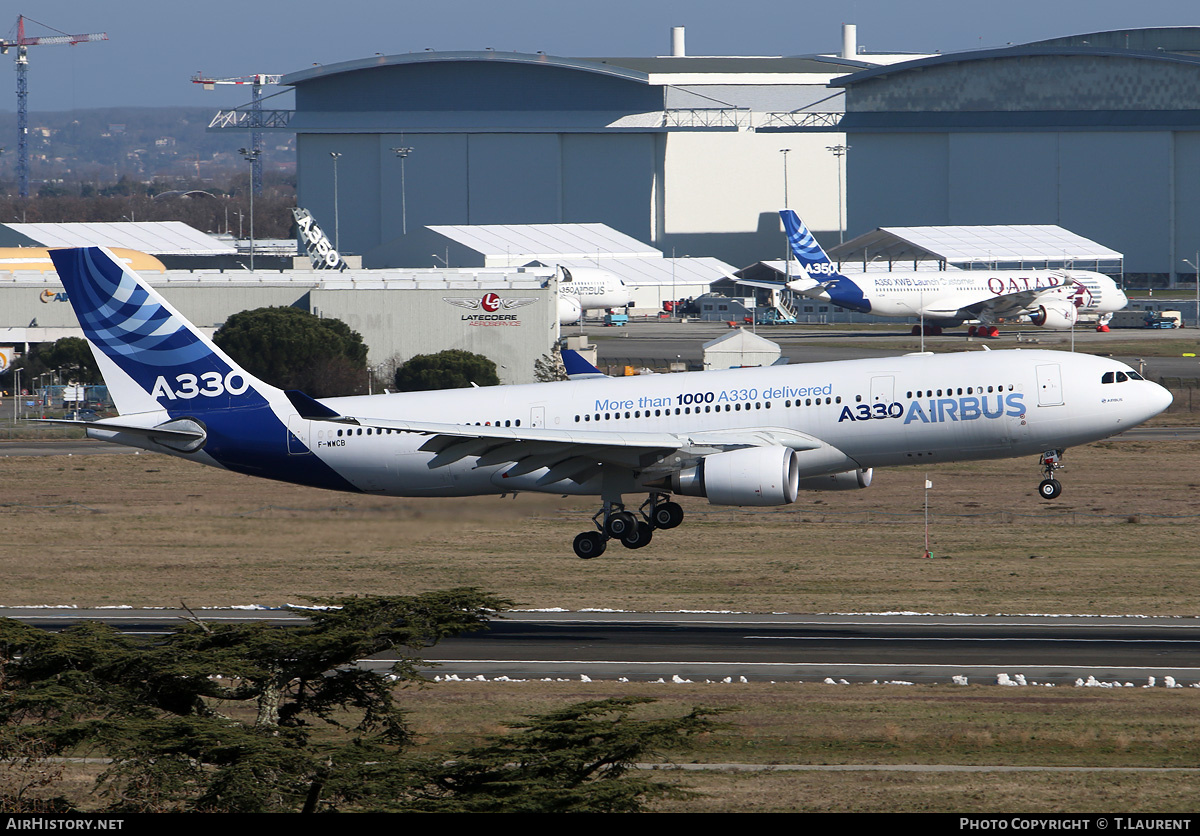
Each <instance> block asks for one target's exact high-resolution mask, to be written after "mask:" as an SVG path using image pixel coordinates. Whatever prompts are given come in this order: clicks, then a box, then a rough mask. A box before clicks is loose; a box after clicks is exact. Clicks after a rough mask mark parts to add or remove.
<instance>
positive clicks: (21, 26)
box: [0, 15, 108, 197]
mask: <svg viewBox="0 0 1200 836" xmlns="http://www.w3.org/2000/svg"><path fill="white" fill-rule="evenodd" d="M26 20H30V21H31V22H32V23H38V22H37V21H36V20H31V18H27V17H25V16H24V15H20V16H18V17H17V39H16V40H15V41H9V40H0V55H7V54H8V50H9V49H10V48H11V47H14V46H15V47H16V48H17V186H18V189H19V194H20V195H21V197H29V80H28V79H27V78H26V76H27V75H28V73H29V47H31V46H64V45H65V46H75V44H86V43H89V42H90V41H107V40H108V35H107V34H106V33H104V32H92V33H90V34H87V35H68V34H67V33H66V32H60V30H58V29H54V27H53V26H46V24H44V23H38V26H46V28H47V29H54V31H55V32H60V34H58V35H46V36H42V37H36V38H27V37H25V21H26Z"/></svg>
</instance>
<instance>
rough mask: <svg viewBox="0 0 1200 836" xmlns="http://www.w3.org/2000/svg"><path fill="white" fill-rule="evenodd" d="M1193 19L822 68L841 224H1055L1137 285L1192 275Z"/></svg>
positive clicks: (1197, 239)
mask: <svg viewBox="0 0 1200 836" xmlns="http://www.w3.org/2000/svg"><path fill="white" fill-rule="evenodd" d="M1198 54H1200V28H1197V27H1179V28H1168V29H1137V30H1123V31H1117V32H1098V33H1092V34H1086V35H1078V36H1073V37H1070V38H1061V39H1056V40H1052V41H1043V42H1039V43H1034V44H1027V45H1023V46H1016V47H1012V48H1006V49H992V50H981V51H978V52H970V53H960V54H954V55H942V56H936V57H930V58H924V59H921V60H917V61H912V62H905V63H899V64H894V65H891V66H887V67H877V68H872V69H868V70H864V71H862V72H859V73H855V74H852V75H848V76H845V77H843V78H841V79H837V80H834V81H833V82H832V84H833V86H834V87H837V88H840V89H844V90H845V91H846V101H845V105H846V114H845V118H844V119H843V120H842V122H841V128H842V130H844V131H845V135H846V143H847V144H848V145H849V146H850V147H851V149H852V150H851V151H850V152H849V154H848V155H847V158H846V165H847V169H846V179H847V206H848V207H849V209H848V219H847V222H848V234H849V235H851V236H854V235H859V234H862V233H866V232H869V231H870V230H873V229H875V228H877V227H889V226H903V227H910V226H918V225H939V226H948V225H970V224H1057V225H1059V226H1063V227H1066V228H1067V229H1069V230H1071V231H1072V232H1075V233H1078V234H1080V235H1084V236H1087V237H1089V238H1092V239H1095V240H1097V241H1101V242H1103V243H1104V244H1105V245H1106V246H1108V247H1111V248H1112V249H1114V250H1118V251H1120V252H1122V253H1124V256H1125V264H1124V268H1125V273H1126V276H1127V277H1128V278H1131V279H1132V280H1133V281H1134V282H1136V283H1142V282H1143V281H1145V280H1152V281H1156V282H1163V283H1165V282H1174V281H1175V280H1176V279H1177V278H1178V276H1179V274H1180V273H1185V274H1188V279H1189V280H1190V279H1191V276H1192V275H1194V274H1195V272H1196V270H1195V267H1194V266H1190V265H1188V264H1185V263H1184V261H1183V260H1184V259H1187V260H1188V261H1191V262H1193V264H1194V263H1195V261H1196V258H1197V253H1198V252H1200V189H1197V188H1196V187H1195V184H1196V183H1197V182H1198V181H1200V57H1198Z"/></svg>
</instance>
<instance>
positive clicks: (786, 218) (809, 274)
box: [779, 209, 1128, 337]
mask: <svg viewBox="0 0 1200 836" xmlns="http://www.w3.org/2000/svg"><path fill="white" fill-rule="evenodd" d="M779 214H780V217H782V218H783V225H784V229H785V230H786V231H787V237H788V242H789V243H790V244H791V248H792V252H793V253H794V254H795V256H796V259H797V260H798V261H799V263H800V267H801V268H802V269H803V271H804V274H805V275H804V276H803V277H802V278H799V279H795V280H793V281H791V282H789V283H788V285H787V286H788V288H789V289H791V290H793V291H795V292H797V293H800V294H802V295H804V296H808V297H811V298H814V299H821V300H824V301H828V302H832V303H833V304H835V305H839V306H841V307H843V308H848V309H850V310H852V311H858V312H860V313H872V314H876V315H878V316H896V317H905V318H908V317H914V316H916V317H923V318H924V319H925V320H928V321H927V322H926V323H925V328H926V333H935V334H937V333H941V330H940V329H941V328H944V327H946V328H950V327H957V326H959V325H962V324H963V323H965V322H978V323H979V324H978V325H972V326H971V327H970V329H969V330H968V334H970V336H981V337H995V336H998V334H999V332H1000V329H999V327H998V326H999V325H1000V323H1003V322H1008V321H1011V320H1014V319H1018V318H1019V319H1022V320H1028V321H1029V322H1030V323H1031V324H1033V325H1035V326H1037V327H1039V328H1050V329H1054V330H1063V329H1069V328H1073V327H1074V326H1075V323H1076V322H1077V321H1078V320H1079V318H1080V317H1081V316H1089V317H1090V316H1095V317H1096V318H1097V329H1098V330H1108V328H1107V323H1108V321H1109V320H1110V319H1111V318H1112V315H1113V313H1115V312H1116V311H1119V310H1120V309H1121V308H1123V307H1125V305H1126V303H1127V302H1128V299H1126V297H1125V293H1124V292H1123V291H1122V290H1121V289H1120V288H1119V287H1117V284H1116V282H1114V281H1113V280H1112V279H1110V278H1109V277H1108V276H1105V275H1103V274H1101V273H1094V272H1091V271H1088V270H937V271H935V270H925V271H915V272H893V271H887V272H882V271H881V272H878V273H873V272H869V273H857V274H855V275H854V276H853V278H851V277H850V276H847V275H846V274H844V273H841V272H839V271H838V269H837V267H835V266H834V264H833V262H831V261H830V260H829V256H827V255H825V251H824V250H823V249H821V245H820V244H818V243H817V240H816V239H815V238H814V237H813V235H812V233H811V232H809V231H808V228H807V227H806V226H805V225H804V222H803V221H801V220H800V218H799V216H798V215H797V214H796V213H795V212H794V211H793V210H791V209H784V210H782V211H780V213H779ZM920 327H921V326H916V325H914V326H913V333H914V334H917V333H920V330H919V329H920Z"/></svg>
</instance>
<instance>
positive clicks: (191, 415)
mask: <svg viewBox="0 0 1200 836" xmlns="http://www.w3.org/2000/svg"><path fill="white" fill-rule="evenodd" d="M52 255H53V259H54V263H55V266H56V268H57V270H58V274H59V276H60V277H61V279H62V282H63V285H64V287H65V288H66V290H67V294H68V297H69V299H70V302H71V304H72V305H73V306H74V309H75V312H76V314H77V316H78V318H79V321H80V323H81V325H82V326H83V330H84V333H85V336H86V338H87V340H88V342H89V343H90V344H91V346H92V351H93V352H94V354H95V356H96V361H97V363H98V364H99V366H100V369H101V371H102V373H103V375H104V379H105V382H106V383H107V384H108V387H109V392H110V393H111V395H112V397H113V400H114V402H115V404H116V406H117V409H118V412H119V413H120V414H119V416H118V417H115V418H106V419H103V420H100V421H97V422H93V423H89V424H87V425H86V428H87V434H88V436H89V437H91V438H96V439H103V440H105V441H111V442H116V443H118V444H125V445H130V446H134V447H140V448H143V449H146V450H152V451H156V452H161V453H168V454H171V455H175V456H179V457H181V458H185V459H190V460H193V461H196V462H200V463H203V464H208V465H214V466H217V467H223V468H227V469H229V470H233V471H237V472H240V473H245V474H250V475H253V476H263V477H268V478H272V479H278V480H283V481H287V482H294V483H299V484H304V485H311V486H314V487H321V488H331V489H335V490H344V491H356V492H364V493H378V494H386V495H394V496H468V495H481V494H500V493H508V492H515V491H540V492H546V493H556V494H582V495H592V496H597V497H599V499H600V501H601V508H600V510H599V511H598V512H597V513H596V515H595V516H594V517H593V519H592V521H593V524H594V528H593V529H591V530H588V531H586V532H584V533H582V534H580V535H579V536H578V537H576V538H575V543H574V548H575V552H576V554H578V555H579V556H580V557H584V558H590V557H596V556H597V555H599V554H601V553H602V552H603V551H604V550H605V547H606V545H607V543H608V541H609V540H611V539H616V540H619V541H620V542H621V543H622V544H624V545H625V546H626V547H628V548H634V549H636V548H641V547H643V546H645V545H647V544H648V543H649V542H650V540H651V537H652V535H653V533H654V532H655V530H657V529H670V528H674V527H676V526H677V525H679V524H680V522H681V521H682V519H683V511H682V509H681V508H680V506H679V504H678V503H676V502H675V501H673V499H672V496H673V495H675V494H684V495H690V496H702V497H707V498H708V500H709V501H710V502H711V503H714V504H718V505H758V506H765V505H786V504H789V503H792V502H795V501H796V499H797V497H798V494H799V491H801V490H839V489H844V488H864V487H867V486H868V485H869V484H870V482H871V478H872V469H873V468H875V467H883V466H891V465H911V464H932V463H936V462H945V461H952V460H963V459H990V458H1004V457H1012V456H1024V455H1034V454H1041V463H1042V466H1043V467H1044V468H1045V473H1046V480H1045V481H1044V482H1042V485H1041V489H1040V490H1041V493H1042V495H1043V496H1045V497H1047V498H1053V497H1054V496H1057V495H1058V492H1059V490H1060V486H1059V483H1058V481H1057V480H1055V479H1054V478H1053V475H1054V470H1055V469H1056V468H1057V467H1059V466H1060V459H1061V456H1062V452H1063V450H1064V449H1065V448H1067V447H1069V446H1071V445H1076V444H1083V443H1086V442H1090V441H1095V440H1097V439H1101V438H1104V437H1106V436H1109V435H1112V434H1114V433H1117V432H1121V431H1122V430H1125V429H1127V428H1129V427H1131V426H1133V425H1135V424H1137V423H1139V422H1141V421H1145V420H1146V419H1148V418H1150V417H1151V416H1153V415H1156V414H1157V413H1159V412H1160V411H1162V410H1163V409H1165V408H1166V407H1167V405H1168V404H1169V403H1170V401H1171V395H1170V393H1169V392H1167V391H1166V390H1165V389H1163V388H1162V387H1160V386H1158V385H1157V384H1155V383H1153V382H1150V381H1147V380H1144V379H1142V378H1141V376H1139V375H1138V373H1137V372H1135V371H1134V370H1133V369H1131V368H1129V367H1128V366H1125V365H1123V364H1121V363H1119V362H1116V361H1113V360H1110V359H1105V358H1100V357H1093V356H1088V355H1080V354H1070V353H1063V352H1053V351H1019V350H1017V351H981V352H971V353H958V354H945V355H909V356H904V357H895V358H884V359H871V360H847V361H837V362H825V363H810V364H801V365H793V366H773V367H768V368H761V369H737V370H730V371H707V372H689V373H680V374H670V375H648V376H643V377H632V378H608V377H604V376H601V375H599V372H597V371H596V370H595V369H593V368H591V367H587V368H586V369H584V371H586V372H589V376H587V377H586V378H585V379H575V380H568V381H561V382H554V383H534V384H523V385H513V386H495V387H486V388H473V389H456V390H443V391H435V392H407V393H390V394H384V395H368V396H354V397H339V398H328V399H324V400H321V401H317V400H314V399H313V398H310V397H308V396H307V395H304V394H303V393H301V392H296V391H287V392H285V391H282V390H280V389H277V388H275V387H273V386H270V385H268V384H266V383H264V382H262V381H260V380H257V379H255V378H254V377H253V376H252V375H250V374H249V373H248V372H246V371H245V370H243V369H242V368H241V367H239V366H238V364H237V363H236V362H235V361H234V360H233V359H231V358H230V357H229V356H227V355H226V354H225V353H224V352H222V351H221V350H220V349H219V348H218V347H217V346H216V345H214V344H213V343H212V341H211V340H209V339H208V338H206V337H205V336H204V335H203V334H201V333H200V332H199V331H198V330H197V329H196V328H195V327H193V326H192V325H191V324H190V323H189V322H187V321H186V320H185V319H184V318H183V317H182V316H181V315H180V314H179V313H178V312H177V311H176V310H175V309H174V308H173V307H172V306H171V305H170V304H169V303H168V302H167V301H166V300H165V299H163V298H162V297H161V296H160V295H159V294H158V293H157V292H156V291H155V290H154V289H153V288H151V287H150V286H148V285H147V284H145V283H144V282H143V281H142V280H141V279H140V278H139V277H138V276H137V275H136V274H135V273H133V272H132V271H131V270H129V269H127V268H125V267H124V266H123V265H122V264H120V263H119V262H118V261H116V260H114V259H113V257H112V256H111V254H109V253H108V252H107V251H106V250H103V249H101V248H80V249H62V250H55V251H53V253H52ZM570 359H571V360H572V362H573V363H578V362H579V361H580V358H577V357H571V358H570ZM584 365H585V366H586V363H585V364H584ZM576 371H578V369H576ZM627 495H645V496H646V497H647V498H646V500H645V502H643V503H642V504H641V505H640V507H637V511H634V510H631V508H633V507H636V506H626V505H625V503H624V498H625V497H626V496H627Z"/></svg>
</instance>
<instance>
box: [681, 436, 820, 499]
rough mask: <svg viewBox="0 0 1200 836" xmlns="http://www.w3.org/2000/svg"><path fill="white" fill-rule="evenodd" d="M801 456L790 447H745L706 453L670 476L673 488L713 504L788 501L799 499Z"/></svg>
mask: <svg viewBox="0 0 1200 836" xmlns="http://www.w3.org/2000/svg"><path fill="white" fill-rule="evenodd" d="M799 482H800V476H799V457H798V455H797V454H796V451H795V450H793V449H791V448H790V447H745V448H742V449H741V450H730V451H728V452H726V453H713V454H712V455H711V456H705V457H704V458H703V459H701V460H700V463H699V464H698V465H696V466H695V467H689V468H686V469H684V470H681V471H679V472H678V473H676V474H674V475H673V476H672V477H671V489H672V490H673V491H674V492H675V493H681V494H684V495H686V496H704V497H707V498H708V501H709V502H711V503H712V504H713V505H789V504H791V503H793V502H795V501H796V496H797V491H798V490H799V488H798V485H799Z"/></svg>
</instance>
